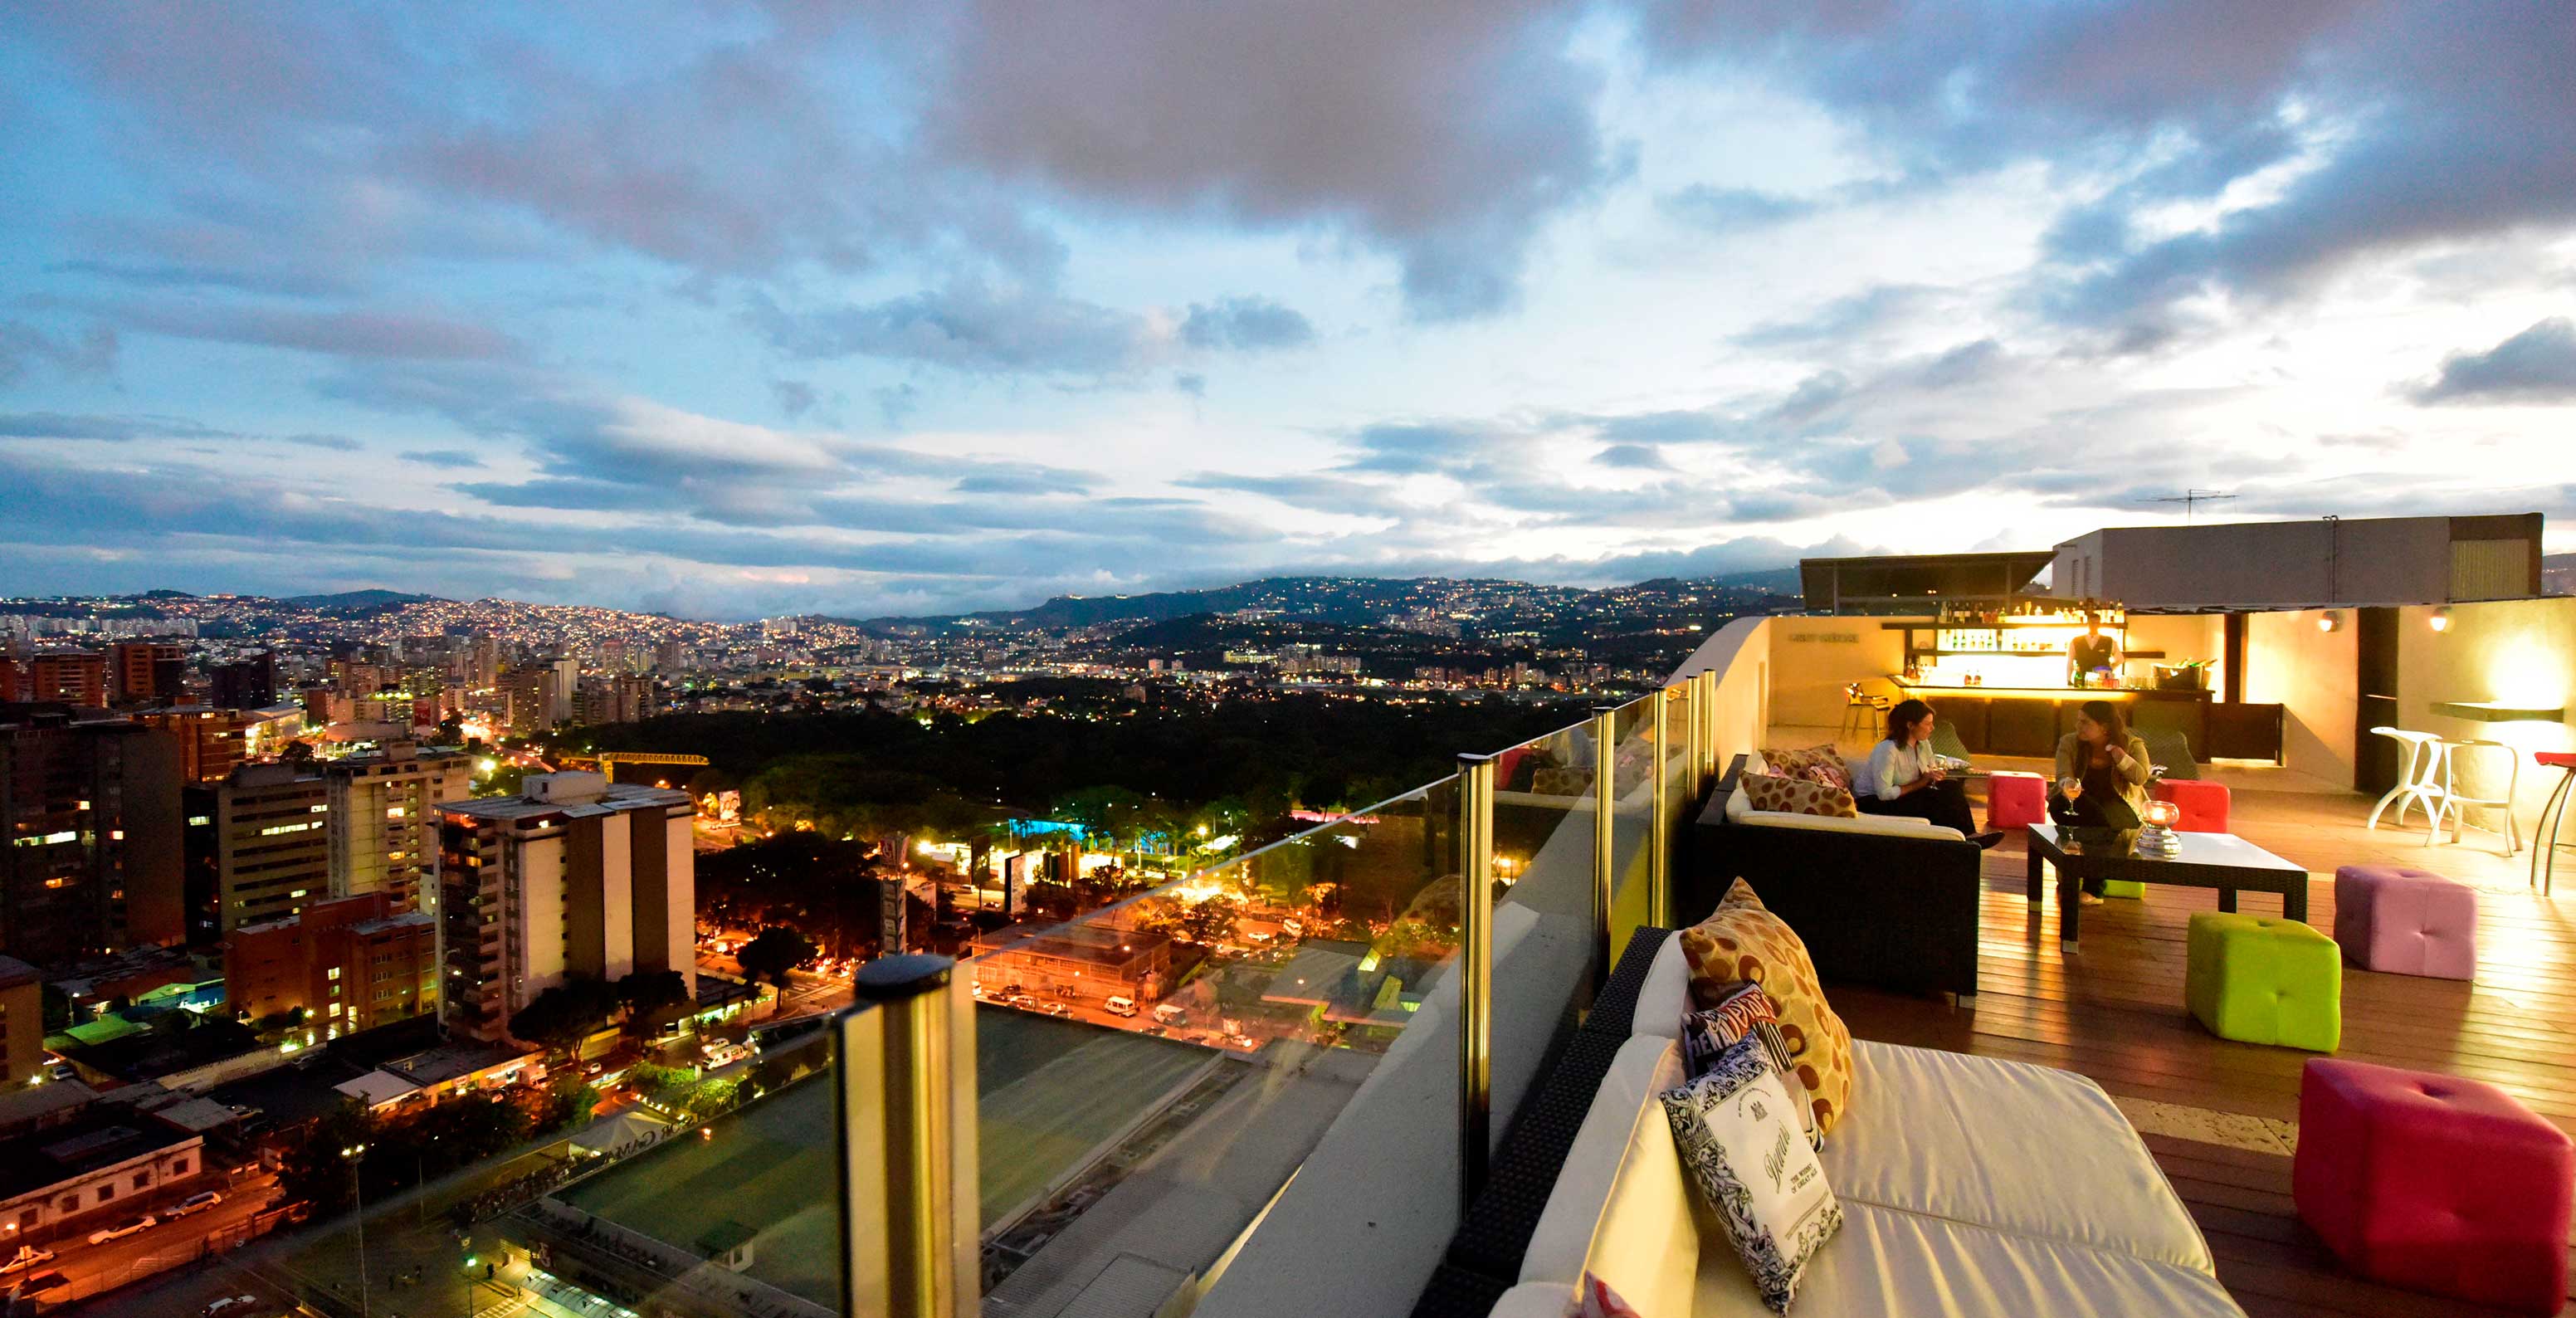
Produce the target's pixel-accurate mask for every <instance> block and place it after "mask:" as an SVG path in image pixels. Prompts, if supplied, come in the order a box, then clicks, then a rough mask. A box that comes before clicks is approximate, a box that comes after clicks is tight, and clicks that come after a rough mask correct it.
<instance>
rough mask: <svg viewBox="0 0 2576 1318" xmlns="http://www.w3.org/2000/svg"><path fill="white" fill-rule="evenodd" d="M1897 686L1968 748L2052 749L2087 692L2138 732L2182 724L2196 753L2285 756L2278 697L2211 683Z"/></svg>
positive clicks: (2037, 752) (1985, 751) (1981, 751)
mask: <svg viewBox="0 0 2576 1318" xmlns="http://www.w3.org/2000/svg"><path fill="white" fill-rule="evenodd" d="M1888 681H1890V682H1892V683H1894V684H1895V686H1896V689H1897V691H1898V692H1900V693H1901V694H1903V695H1905V696H1909V697H1912V698H1914V699H1917V700H1927V701H1930V702H1931V703H1932V707H1933V709H1934V710H1935V711H1936V712H1937V713H1938V714H1939V715H1940V718H1941V721H1942V722H1944V723H1947V724H1949V725H1950V728H1951V730H1952V731H1954V732H1955V733H1957V734H1958V737H1959V743H1960V744H1961V745H1962V746H1965V747H1966V748H1967V750H1968V753H1969V754H1971V755H2018V756H2041V757H2044V756H2049V755H2054V754H2056V753H2057V741H2058V738H2060V737H2063V736H2065V735H2066V734H2067V733H2070V732H2073V731H2074V730H2075V716H2076V711H2077V710H2078V709H2079V708H2081V707H2082V706H2083V704H2084V702H2085V701H2088V700H2107V701H2111V702H2112V703H2114V704H2118V705H2120V706H2122V707H2123V708H2122V710H2121V713H2122V714H2123V715H2125V716H2126V717H2127V718H2128V721H2129V726H2130V727H2131V728H2132V729H2134V730H2136V731H2139V732H2179V733H2181V734H2182V735H2183V737H2184V738H2185V739H2186V740H2187V741H2189V742H2190V743H2191V753H2192V758H2193V759H2195V760H2208V759H2212V758H2228V759H2258V760H2272V761H2275V762H2278V761H2279V760H2280V758H2281V707H2280V706H2279V705H2241V704H2225V703H2221V702H2217V701H2213V700H2211V699H2210V693H2209V692H2207V691H2161V690H2145V689H2140V688H2137V687H2067V686H2058V687H2020V686H1953V685H1948V684H1940V683H1929V682H1909V681H1906V680H1905V679H1904V678H1902V677H1890V678H1889V679H1888Z"/></svg>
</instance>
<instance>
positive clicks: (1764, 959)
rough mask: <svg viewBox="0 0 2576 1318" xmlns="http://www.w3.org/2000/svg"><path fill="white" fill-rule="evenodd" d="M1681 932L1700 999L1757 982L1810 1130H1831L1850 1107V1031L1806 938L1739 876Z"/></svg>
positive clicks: (1706, 1003)
mask: <svg viewBox="0 0 2576 1318" xmlns="http://www.w3.org/2000/svg"><path fill="white" fill-rule="evenodd" d="M1681 940H1682V958H1683V960H1684V961H1686V962H1687V963H1688V964H1689V966H1690V976H1691V997H1692V1000H1693V1001H1694V1002H1696V1003H1697V1004H1698V1005H1700V1006H1702V1007H1711V1006H1715V1005H1717V1004H1718V1003H1719V1002H1722V1001H1724V1000H1725V998H1726V995H1727V994H1729V993H1731V992H1733V991H1734V990H1735V988H1736V986H1737V984H1738V983H1739V981H1743V980H1751V981H1752V982H1754V983H1756V984H1759V985H1761V986H1762V992H1763V993H1764V994H1765V995H1766V996H1768V997H1769V998H1770V999H1771V1008H1772V1013H1773V1014H1774V1015H1775V1016H1777V1017H1778V1018H1779V1025H1780V1035H1781V1040H1782V1042H1783V1043H1784V1044H1786V1045H1787V1049H1788V1052H1789V1063H1790V1070H1791V1072H1792V1074H1793V1075H1794V1076H1795V1078H1796V1080H1797V1082H1798V1084H1799V1086H1802V1087H1803V1088H1804V1090H1805V1097H1806V1099H1807V1101H1808V1103H1809V1105H1810V1106H1811V1107H1812V1108H1813V1109H1814V1112H1815V1118H1816V1132H1817V1133H1818V1134H1819V1135H1831V1134H1832V1133H1833V1129H1834V1123H1835V1122H1836V1121H1838V1120H1840V1119H1841V1118H1842V1114H1843V1113H1844V1112H1846V1111H1848V1110H1849V1109H1850V1107H1851V1087H1852V1060H1851V1031H1850V1030H1848V1029H1846V1028H1844V1026H1843V1022H1842V1018H1841V1017H1840V1016H1836V1015H1835V1014H1834V1009H1833V1008H1832V1007H1831V1006H1830V1005H1828V1004H1827V1003H1826V1002H1825V992H1824V989H1823V987H1822V986H1820V985H1819V984H1818V983H1817V982H1816V967H1815V964H1814V963H1813V962H1811V961H1809V960H1808V959H1807V945H1806V944H1805V943H1803V942H1800V941H1799V940H1798V935H1797V934H1796V933H1795V932H1794V931H1792V930H1791V929H1790V928H1789V926H1788V924H1787V923H1786V922H1784V921H1782V920H1781V919H1780V917H1779V916H1776V915H1773V914H1772V913H1771V912H1770V911H1769V910H1768V909H1766V908H1765V907H1764V906H1763V905H1762V899H1761V898H1759V897H1756V896H1754V895H1753V886H1752V885H1751V884H1748V883H1746V882H1745V881H1744V880H1742V879H1737V880H1736V881H1735V886H1734V887H1732V888H1729V889H1728V890H1727V893H1726V900H1724V901H1721V902H1719V903H1718V904H1717V909H1716V910H1715V911H1714V912H1711V913H1710V915H1709V917H1708V918H1707V919H1705V920H1702V921H1700V922H1699V923H1698V924H1696V925H1694V926H1692V927H1691V928H1688V929H1684V930H1683V931H1682V932H1681Z"/></svg>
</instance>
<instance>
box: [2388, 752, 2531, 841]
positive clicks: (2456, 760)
mask: <svg viewBox="0 0 2576 1318" xmlns="http://www.w3.org/2000/svg"><path fill="white" fill-rule="evenodd" d="M2478 749H2486V750H2498V751H2502V752H2504V762H2505V780H2504V795H2503V796H2501V797H2493V796H2462V795H2461V794H2460V788H2459V784H2458V783H2457V782H2456V781H2454V779H2453V775H2454V774H2455V773H2456V772H2458V770H2459V767H2460V752H2461V751H2474V750H2478ZM2441 755H2442V804H2441V807H2440V808H2441V809H2442V810H2447V811H2449V812H2450V815H2451V840H2452V841H2453V842H2457V841H2459V840H2460V830H2461V829H2463V828H2465V827H2467V826H2468V808H2469V807H2470V806H2482V807H2485V808H2487V809H2491V810H2494V811H2496V812H2498V813H2500V814H2502V815H2503V816H2504V827H2503V828H2501V829H2491V830H2489V831H2491V832H2493V833H2495V834H2496V835H2497V836H2499V837H2502V838H2503V839H2504V854H2506V855H2507V856H2519V855H2521V854H2522V827H2521V825H2519V824H2517V823H2516V822H2514V817H2513V794H2514V792H2515V790H2516V789H2518V788H2520V787H2521V786H2522V754H2521V752H2519V751H2517V750H2515V749H2514V748H2513V747H2511V746H2508V745H2506V744H2505V743H2503V742H2500V741H2477V740H2473V739H2459V738H2444V739H2443V742H2442V747H2441ZM2399 808H2400V810H2403V809H2404V807H2402V806H2401V807H2399ZM2433 828H2434V831H2435V832H2439V831H2441V820H2440V818H2439V816H2438V814H2437V815H2436V817H2435V819H2434V824H2433Z"/></svg>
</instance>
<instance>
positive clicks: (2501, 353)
mask: <svg viewBox="0 0 2576 1318" xmlns="http://www.w3.org/2000/svg"><path fill="white" fill-rule="evenodd" d="M2408 395H2409V396H2410V397H2412V398H2413V399H2414V400H2415V401H2416V402H2418V403H2424V404H2433V403H2576V321H2571V320H2569V319H2568V318H2567V317H2565V316H2553V317H2551V318H2549V319H2547V320H2543V321H2539V322H2537V323H2535V324H2533V325H2532V326H2531V328H2529V329H2526V330H2524V331H2522V332H2521V333H2519V334H2516V335H2514V336H2513V337H2512V338H2509V339H2506V340H2505V341H2504V342H2502V343H2499V344H2497V345H2496V346H2494V347H2492V348H2489V349H2487V350H2486V351H2485V352H2455V353H2452V354H2451V355H2450V356H2448V357H2446V358H2443V359H2442V371H2441V374H2439V375H2438V376H2436V377H2434V378H2433V379H2432V380H2431V381H2429V382H2427V383H2424V384H2421V385H2418V386H2416V387H2415V388H2413V389H2411V390H2409V391H2408Z"/></svg>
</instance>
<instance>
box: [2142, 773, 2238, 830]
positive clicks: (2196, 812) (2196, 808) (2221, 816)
mask: <svg viewBox="0 0 2576 1318" xmlns="http://www.w3.org/2000/svg"><path fill="white" fill-rule="evenodd" d="M2148 790H2150V791H2152V792H2154V793H2155V798H2156V799H2157V800H2159V801H2171V802H2173V803H2174V804H2175V805H2178V806H2181V807H2182V822H2180V823H2178V824H2175V825H2174V829H2175V831H2177V832H2183V833H2224V832H2226V831H2227V804H2228V802H2229V801H2230V800H2232V799H2233V798H2232V797H2231V796H2230V795H2229V794H2228V791H2227V784H2225V783H2209V782H2202V781H2201V780H2199V779H2197V778H2158V779H2157V780H2156V781H2155V786H2153V787H2152V788H2150V789H2148Z"/></svg>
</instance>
